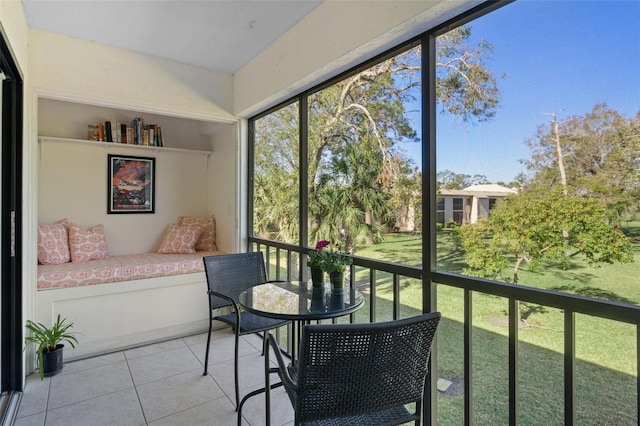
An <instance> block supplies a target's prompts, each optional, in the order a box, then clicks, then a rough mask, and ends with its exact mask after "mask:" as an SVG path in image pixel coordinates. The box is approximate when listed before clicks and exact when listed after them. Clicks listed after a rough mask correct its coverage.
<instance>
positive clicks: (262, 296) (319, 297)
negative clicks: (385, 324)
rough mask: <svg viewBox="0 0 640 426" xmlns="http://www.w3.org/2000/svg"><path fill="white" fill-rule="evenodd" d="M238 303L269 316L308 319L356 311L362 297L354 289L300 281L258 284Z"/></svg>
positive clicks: (245, 293) (242, 295) (362, 300)
mask: <svg viewBox="0 0 640 426" xmlns="http://www.w3.org/2000/svg"><path fill="white" fill-rule="evenodd" d="M238 303H240V305H241V306H242V307H243V308H245V309H246V310H247V311H249V312H251V313H254V314H256V315H261V316H264V317H269V318H277V319H286V320H293V321H298V322H300V321H303V322H304V321H310V320H322V319H329V318H336V317H339V316H342V315H347V314H350V313H352V312H355V311H357V310H358V309H360V308H361V307H362V306H363V305H364V297H363V296H362V294H361V293H360V292H359V291H357V290H356V289H353V288H345V289H343V290H342V291H337V292H336V291H335V290H332V289H331V286H330V284H325V286H324V287H322V288H315V287H312V285H311V284H309V283H307V282H304V281H299V282H276V283H267V284H260V285H257V286H254V287H251V288H250V289H248V290H246V291H244V292H242V293H241V294H240V296H239V297H238Z"/></svg>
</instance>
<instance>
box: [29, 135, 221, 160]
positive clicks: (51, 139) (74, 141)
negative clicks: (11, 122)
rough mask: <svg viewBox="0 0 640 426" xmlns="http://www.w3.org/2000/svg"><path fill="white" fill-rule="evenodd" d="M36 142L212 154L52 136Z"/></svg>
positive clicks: (141, 150) (41, 138) (142, 150)
mask: <svg viewBox="0 0 640 426" xmlns="http://www.w3.org/2000/svg"><path fill="white" fill-rule="evenodd" d="M38 142H40V144H46V143H70V144H82V145H91V146H96V147H102V148H104V149H106V150H107V151H109V150H120V149H124V150H132V151H138V152H150V151H155V152H159V151H162V152H182V153H190V154H201V155H206V156H209V155H211V154H213V151H205V150H199V149H183V148H170V147H160V146H146V145H130V144H126V143H114V142H101V141H90V140H87V139H68V138H58V137H52V136H39V137H38Z"/></svg>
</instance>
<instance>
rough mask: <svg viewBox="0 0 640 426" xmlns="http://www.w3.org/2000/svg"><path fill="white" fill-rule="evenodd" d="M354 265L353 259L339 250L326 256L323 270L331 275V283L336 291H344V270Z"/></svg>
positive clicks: (327, 253)
mask: <svg viewBox="0 0 640 426" xmlns="http://www.w3.org/2000/svg"><path fill="white" fill-rule="evenodd" d="M352 263H353V259H352V258H350V257H349V256H347V255H346V254H344V253H341V252H339V251H337V250H333V249H331V250H329V251H327V252H326V254H325V258H324V262H323V270H324V271H325V272H327V273H328V274H329V281H331V284H332V286H333V289H334V290H342V288H343V286H344V270H345V268H346V267H347V266H348V265H351V264H352Z"/></svg>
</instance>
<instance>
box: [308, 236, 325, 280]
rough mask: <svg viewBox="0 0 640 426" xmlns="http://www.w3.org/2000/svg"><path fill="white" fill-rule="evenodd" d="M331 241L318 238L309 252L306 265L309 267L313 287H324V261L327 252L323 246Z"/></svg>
mask: <svg viewBox="0 0 640 426" xmlns="http://www.w3.org/2000/svg"><path fill="white" fill-rule="evenodd" d="M330 244H331V243H330V242H329V241H327V240H320V241H318V242H317V243H316V249H315V250H314V251H310V252H309V259H308V260H307V266H308V267H309V268H311V282H312V283H313V286H314V287H324V273H325V266H324V265H325V263H326V259H327V256H328V254H329V251H328V250H325V247H328V246H329V245H330Z"/></svg>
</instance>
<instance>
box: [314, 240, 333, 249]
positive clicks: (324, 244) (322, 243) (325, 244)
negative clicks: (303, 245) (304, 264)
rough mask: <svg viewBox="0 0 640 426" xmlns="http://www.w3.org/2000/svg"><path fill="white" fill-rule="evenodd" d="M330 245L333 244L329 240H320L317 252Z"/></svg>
mask: <svg viewBox="0 0 640 426" xmlns="http://www.w3.org/2000/svg"><path fill="white" fill-rule="evenodd" d="M329 244H331V243H330V242H329V241H327V240H320V241H318V242H317V243H316V250H322V249H323V248H325V247H326V246H328V245H329Z"/></svg>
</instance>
